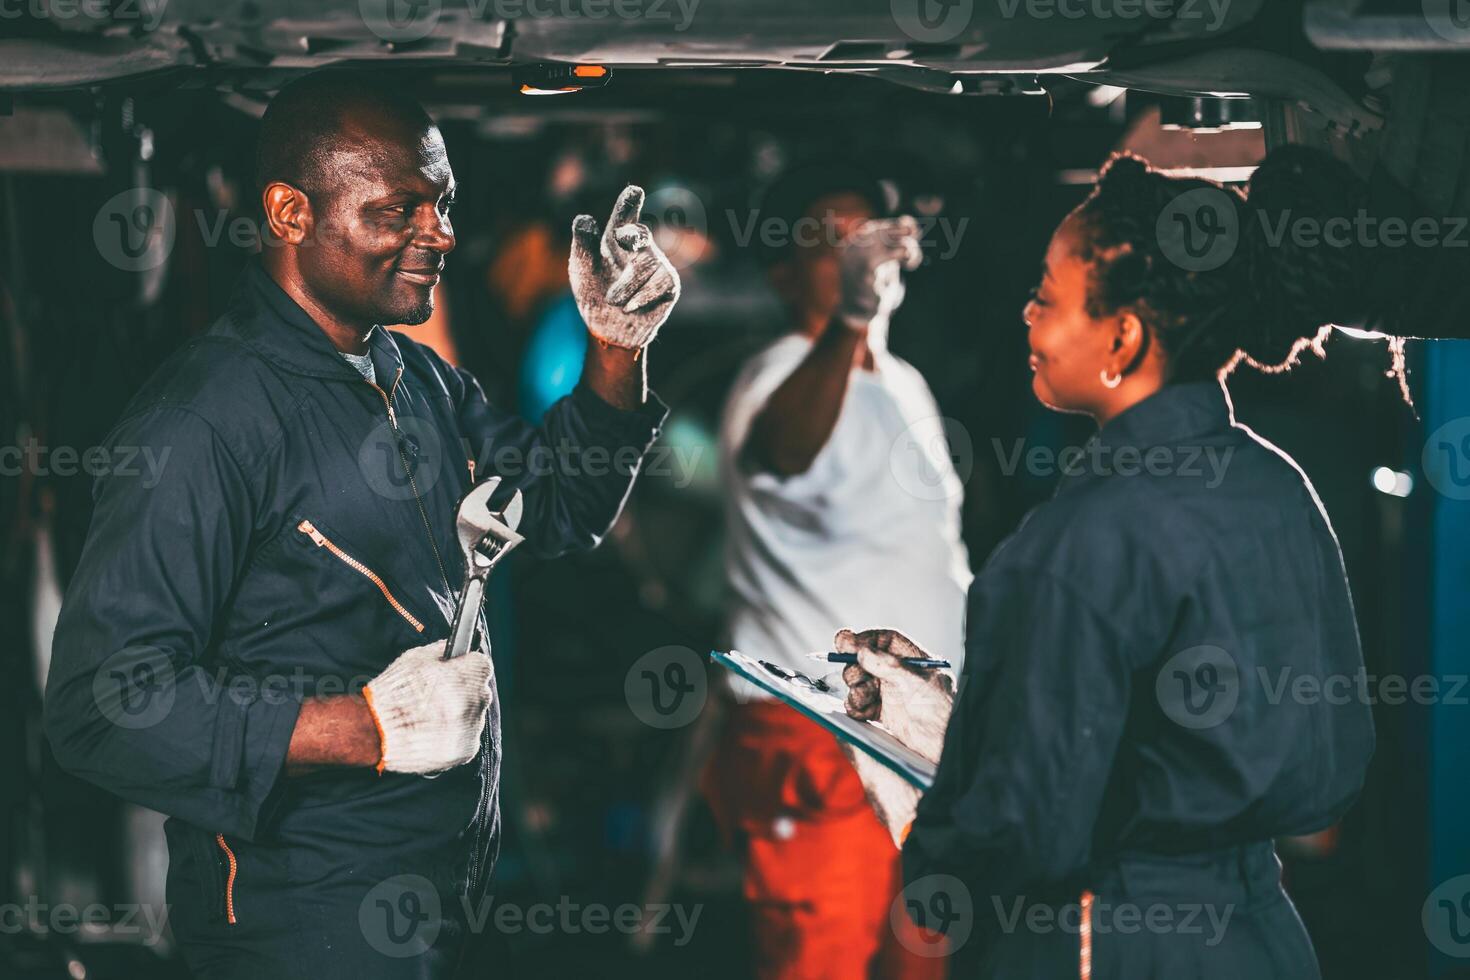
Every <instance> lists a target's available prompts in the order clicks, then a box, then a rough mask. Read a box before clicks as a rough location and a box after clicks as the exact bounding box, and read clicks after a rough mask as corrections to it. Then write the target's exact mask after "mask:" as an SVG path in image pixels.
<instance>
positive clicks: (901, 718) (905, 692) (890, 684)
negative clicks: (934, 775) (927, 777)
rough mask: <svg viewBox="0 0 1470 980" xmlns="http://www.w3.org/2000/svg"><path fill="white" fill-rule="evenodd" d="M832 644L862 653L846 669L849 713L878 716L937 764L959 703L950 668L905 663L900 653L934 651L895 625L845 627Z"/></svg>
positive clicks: (864, 717) (865, 717) (896, 735)
mask: <svg viewBox="0 0 1470 980" xmlns="http://www.w3.org/2000/svg"><path fill="white" fill-rule="evenodd" d="M832 644H833V646H832V649H833V650H836V651H837V652H838V653H855V654H857V660H858V662H857V663H855V664H848V666H847V667H846V668H845V669H844V670H843V671H842V680H843V682H844V683H845V684H847V705H846V707H847V713H848V714H849V715H851V716H852V717H853V718H858V719H861V720H864V721H876V722H878V723H879V724H881V725H882V726H883V727H884V728H886V729H888V731H889V732H891V733H892V734H893V736H894V738H897V739H898V740H899V741H900V742H902V743H904V744H905V745H907V746H908V747H909V748H911V749H913V750H914V751H915V752H917V753H919V755H921V756H923V757H924V758H926V759H928V760H929V761H930V762H933V763H935V764H936V765H937V764H938V763H939V754H940V752H941V751H943V749H944V729H945V728H946V727H947V726H948V725H949V713H950V711H951V710H952V709H953V708H954V681H953V680H952V679H951V678H950V676H949V674H947V673H945V672H944V671H941V670H935V669H933V668H930V667H910V666H908V665H907V664H905V663H904V662H903V661H902V660H901V659H900V658H901V657H928V656H929V655H928V654H927V653H925V652H924V651H923V650H921V649H919V647H918V646H916V645H915V644H914V641H913V640H910V639H909V638H908V637H906V636H904V635H903V634H902V633H899V632H896V631H895V630H867V631H865V632H862V633H854V632H853V631H852V630H841V631H839V632H838V634H837V636H836V637H835V638H834V639H833V641H832Z"/></svg>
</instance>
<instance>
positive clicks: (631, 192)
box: [605, 184, 643, 248]
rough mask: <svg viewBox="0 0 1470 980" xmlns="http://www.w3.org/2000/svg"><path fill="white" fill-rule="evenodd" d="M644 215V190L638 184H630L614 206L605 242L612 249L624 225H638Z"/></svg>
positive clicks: (608, 222)
mask: <svg viewBox="0 0 1470 980" xmlns="http://www.w3.org/2000/svg"><path fill="white" fill-rule="evenodd" d="M642 214H643V188H641V187H639V186H638V185H637V184H629V185H628V186H627V187H624V188H623V193H621V194H619V195H618V203H616V204H614V205H613V209H612V217H611V218H609V219H608V221H607V234H606V237H605V241H606V243H607V246H608V247H609V248H611V247H612V246H613V244H614V242H615V241H616V239H615V237H614V236H615V235H616V233H617V231H619V230H621V229H622V227H623V226H624V225H632V224H637V223H638V219H639V217H640V216H641V215H642Z"/></svg>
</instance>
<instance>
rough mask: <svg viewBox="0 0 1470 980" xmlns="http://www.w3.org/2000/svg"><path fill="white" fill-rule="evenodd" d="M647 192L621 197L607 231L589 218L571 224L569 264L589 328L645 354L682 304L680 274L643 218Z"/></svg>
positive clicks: (634, 188)
mask: <svg viewBox="0 0 1470 980" xmlns="http://www.w3.org/2000/svg"><path fill="white" fill-rule="evenodd" d="M642 211H643V188H641V187H637V186H634V185H631V184H630V185H629V186H628V187H625V188H624V189H623V193H622V194H620V195H618V203H617V204H615V205H613V211H612V217H611V218H609V219H608V223H607V227H606V228H604V229H602V230H600V231H599V230H598V227H597V222H596V221H595V220H593V218H592V216H591V215H590V214H579V215H577V217H576V218H575V219H574V220H573V221H572V252H571V257H570V258H569V259H568V261H567V271H568V273H569V274H570V276H571V281H572V295H573V296H574V297H575V298H576V300H577V309H578V310H579V311H580V312H581V314H582V320H583V321H584V322H585V323H586V324H587V329H588V330H589V331H590V332H591V333H592V336H593V337H596V338H597V340H598V341H600V342H601V343H603V344H607V345H609V346H612V347H623V348H627V349H630V350H640V349H642V348H644V347H646V346H648V344H649V343H650V342H651V341H652V340H653V337H654V335H655V334H656V333H658V328H659V327H661V326H663V323H664V321H665V320H667V319H668V318H669V313H670V312H671V311H672V310H673V308H674V304H675V303H676V302H678V299H679V273H678V271H677V270H676V269H675V268H674V266H673V264H672V263H671V262H669V260H668V258H667V257H666V256H665V255H664V253H663V251H662V250H661V249H659V247H658V246H657V245H656V244H654V241H653V233H652V232H651V231H650V230H649V228H648V226H647V225H644V224H640V223H639V221H638V219H639V217H640V216H641V214H642Z"/></svg>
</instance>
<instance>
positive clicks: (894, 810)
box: [842, 742, 922, 850]
mask: <svg viewBox="0 0 1470 980" xmlns="http://www.w3.org/2000/svg"><path fill="white" fill-rule="evenodd" d="M842 751H843V752H845V753H846V754H847V758H848V761H849V762H851V763H852V767H853V768H854V769H856V770H857V774H858V779H859V780H861V781H862V784H863V791H864V792H865V793H867V795H868V802H869V803H870V804H872V806H873V812H874V813H875V814H877V816H878V822H879V823H881V824H883V826H885V827H887V828H888V833H889V834H890V835H891V836H892V837H893V846H894V847H897V848H898V849H899V850H902V849H903V840H904V838H905V837H906V836H908V829H909V825H910V824H912V823H913V822H914V814H915V813H917V812H918V809H919V797H920V795H922V794H920V792H919V790H918V788H917V787H915V786H914V784H913V783H910V782H909V781H908V780H907V779H904V778H903V777H902V776H900V775H899V774H898V773H896V772H894V771H893V770H892V769H889V768H888V767H887V766H885V765H884V764H883V763H881V762H879V761H878V760H877V759H875V758H873V757H872V756H870V755H868V753H866V752H864V751H862V750H861V749H856V748H853V747H852V746H851V745H849V744H847V743H846V742H844V743H842Z"/></svg>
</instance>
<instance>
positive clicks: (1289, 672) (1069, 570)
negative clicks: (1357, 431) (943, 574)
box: [835, 147, 1373, 980]
mask: <svg viewBox="0 0 1470 980" xmlns="http://www.w3.org/2000/svg"><path fill="white" fill-rule="evenodd" d="M1361 199H1362V189H1361V186H1360V185H1359V184H1358V183H1357V181H1356V180H1355V179H1354V178H1353V176H1352V174H1351V173H1350V172H1349V171H1348V170H1347V169H1346V168H1345V167H1343V166H1342V165H1340V164H1338V163H1337V162H1336V161H1334V160H1332V159H1331V158H1330V157H1327V156H1325V155H1322V154H1318V153H1316V152H1312V151H1308V150H1305V149H1301V148H1296V147H1287V148H1283V149H1280V150H1278V151H1276V152H1274V153H1272V154H1271V155H1270V156H1269V157H1268V158H1267V159H1266V160H1265V161H1264V162H1263V163H1262V165H1261V166H1260V168H1259V169H1258V170H1257V171H1256V173H1255V176H1254V177H1253V179H1252V180H1251V182H1250V185H1249V187H1248V189H1247V193H1246V194H1245V195H1243V196H1242V195H1241V194H1239V193H1237V192H1235V191H1234V190H1231V189H1228V188H1225V187H1222V186H1220V185H1218V184H1213V183H1210V182H1208V181H1202V180H1191V179H1179V178H1174V177H1170V176H1167V175H1165V174H1162V173H1159V172H1156V171H1154V170H1151V169H1150V168H1149V167H1148V166H1147V165H1146V164H1145V163H1143V161H1141V160H1138V159H1137V158H1134V157H1130V156H1120V157H1117V158H1115V159H1114V160H1112V161H1111V162H1110V163H1109V165H1108V166H1107V167H1106V168H1105V169H1104V171H1103V173H1102V175H1101V177H1100V179H1099V180H1098V183H1097V186H1096V187H1095V189H1094V190H1093V192H1092V194H1091V195H1090V196H1089V197H1088V198H1087V199H1086V201H1085V202H1084V203H1083V204H1081V205H1080V206H1079V207H1078V208H1077V209H1076V210H1075V211H1073V212H1072V213H1071V214H1070V215H1069V216H1068V217H1067V218H1066V220H1064V221H1063V222H1062V224H1061V225H1060V226H1059V227H1058V228H1057V230H1056V233H1055V235H1054V237H1053V239H1052V241H1051V244H1050V246H1049V248H1048V250H1047V254H1046V261H1045V267H1044V271H1043V276H1042V281H1041V283H1040V285H1039V287H1038V288H1037V290H1036V292H1035V294H1034V295H1033V297H1032V300H1031V302H1030V303H1029V304H1028V305H1027V307H1026V311H1025V318H1026V323H1027V326H1028V331H1029V332H1028V338H1029V341H1030V346H1031V368H1032V371H1033V372H1034V379H1033V389H1034V391H1035V393H1036V396H1037V398H1039V399H1040V400H1041V401H1042V402H1043V403H1045V404H1046V405H1047V406H1049V407H1050V408H1053V409H1055V410H1057V411H1061V412H1075V413H1084V414H1087V415H1090V416H1091V417H1092V418H1093V419H1094V420H1096V422H1097V424H1098V431H1097V434H1096V435H1095V436H1094V437H1093V438H1092V439H1091V440H1090V441H1089V442H1088V444H1087V445H1086V446H1084V447H1080V448H1079V449H1078V450H1077V451H1076V452H1075V453H1074V454H1072V455H1070V456H1069V455H1067V454H1065V453H1064V454H1063V455H1062V456H1061V457H1060V462H1061V463H1062V467H1063V470H1064V474H1065V475H1064V477H1063V480H1062V484H1061V486H1060V487H1059V489H1058V491H1057V493H1056V495H1055V497H1053V499H1051V500H1050V501H1048V502H1047V503H1045V504H1043V505H1041V506H1040V507H1038V508H1036V509H1035V510H1033V511H1032V512H1031V513H1030V514H1029V515H1028V516H1027V517H1026V519H1025V520H1024V521H1023V522H1022V524H1021V526H1020V528H1019V529H1018V530H1017V531H1016V532H1015V533H1014V534H1013V535H1012V536H1011V537H1010V538H1009V539H1008V540H1007V541H1005V542H1004V543H1002V544H1001V546H1000V547H999V548H997V549H996V551H995V553H994V554H993V555H992V556H991V558H990V560H989V561H988V562H987V564H986V566H985V567H984V568H983V569H982V570H981V572H980V574H979V575H978V576H977V577H976V579H975V583H974V585H973V587H972V589H971V591H970V595H969V610H968V619H967V627H966V632H967V636H966V646H967V656H966V660H965V668H964V673H963V675H962V677H961V679H960V683H959V687H958V694H957V695H956V693H955V689H954V686H953V685H952V684H951V683H950V681H949V678H948V677H947V675H944V674H942V673H939V672H936V671H932V670H927V669H920V668H913V667H910V666H908V665H907V664H906V663H905V662H904V659H903V658H905V657H912V656H922V655H923V651H922V650H919V649H918V648H917V647H916V646H915V645H914V644H913V643H911V642H910V641H909V640H908V639H907V638H905V637H903V636H902V635H900V634H898V633H895V632H893V631H889V630H869V631H867V632H863V633H853V632H851V631H848V630H844V631H842V632H841V633H839V634H838V636H837V640H836V646H835V649H836V650H838V651H844V652H852V653H855V654H856V655H857V658H858V662H857V664H855V665H853V666H851V667H849V668H847V672H846V676H845V679H846V680H847V682H848V684H849V688H850V692H849V696H848V711H849V713H851V714H853V715H854V716H856V717H860V718H869V719H877V720H879V721H881V722H882V723H883V724H884V726H885V727H886V728H888V729H889V730H890V731H892V732H893V733H894V734H895V735H897V736H898V737H900V738H902V739H904V740H905V741H906V742H908V744H909V745H911V746H912V747H913V748H914V749H915V750H916V751H918V752H919V753H920V754H922V755H924V756H926V757H928V758H930V759H932V760H934V761H935V762H937V764H938V771H937V775H936V779H935V783H934V786H933V787H932V789H930V790H929V791H928V792H927V793H925V794H923V796H922V798H920V794H919V793H918V791H917V790H915V789H913V788H912V787H911V786H910V785H909V784H908V783H906V782H904V781H903V780H901V779H899V778H898V777H896V776H895V775H894V774H892V773H891V772H889V771H888V770H886V769H884V768H882V767H881V766H879V765H876V764H874V763H873V762H872V761H871V760H870V759H868V757H866V756H858V757H856V758H855V759H854V762H855V765H857V767H858V770H859V774H860V775H861V776H862V777H863V781H864V785H865V788H866V789H867V790H868V794H869V798H870V799H871V800H872V801H873V803H874V805H875V808H876V809H877V810H878V812H879V816H880V817H881V818H882V819H883V821H884V822H885V823H886V825H887V826H888V828H889V829H890V831H891V832H892V834H893V836H894V840H895V842H897V843H898V844H899V846H900V847H901V848H902V851H903V863H904V871H905V878H906V880H907V882H908V893H907V897H908V898H909V901H908V902H907V905H908V906H909V908H910V911H911V912H913V913H915V914H916V916H917V917H918V918H919V919H921V920H922V921H920V922H919V924H920V925H921V926H926V927H928V928H938V929H948V931H949V932H950V941H951V944H952V945H953V946H954V947H956V949H957V953H956V970H955V972H954V975H955V976H980V977H987V978H1006V980H1011V978H1054V977H1075V976H1083V977H1091V978H1096V980H1103V978H1107V980H1141V978H1151V977H1160V978H1162V977H1168V978H1171V980H1183V978H1221V980H1239V978H1243V977H1250V978H1252V980H1310V978H1314V977H1317V976H1319V971H1318V967H1317V961H1316V957H1315V955H1314V953H1313V950H1312V947H1311V943H1310V941H1309V939H1308V937H1307V935H1306V932H1305V930H1304V929H1303V927H1302V924H1301V921H1300V919H1299V918H1298V917H1297V914H1296V911H1295V909H1294V908H1293V907H1292V905H1291V902H1290V900H1289V899H1288V898H1287V896H1286V894H1285V892H1284V891H1283V890H1282V888H1281V882H1280V864H1279V862H1278V861H1277V859H1276V855H1275V852H1274V849H1273V846H1272V841H1273V839H1274V838H1276V837H1280V836H1284V835H1298V834H1308V833H1312V832H1314V831H1318V830H1321V829H1323V828H1325V827H1328V826H1330V825H1331V824H1332V823H1334V822H1335V821H1336V820H1338V819H1339V818H1340V817H1341V816H1342V815H1343V813H1344V812H1345V811H1346V810H1347V809H1348V807H1349V806H1351V805H1352V803H1353V801H1354V799H1355V798H1356V797H1357V794H1358V792H1359V790H1360V789H1361V786H1362V780H1363V775H1364V771H1365V769H1366V767H1367V764H1368V760H1369V757H1370V756H1371V754H1372V751H1373V728H1372V721H1371V717H1370V714H1369V707H1368V705H1367V704H1366V703H1365V702H1364V700H1363V699H1362V698H1359V697H1356V696H1354V694H1353V692H1354V691H1356V687H1355V686H1353V683H1352V682H1353V679H1354V678H1355V677H1357V675H1358V674H1359V672H1360V671H1362V669H1363V661H1362V653H1361V649H1360V647H1359V641H1358V633H1357V627H1356V623H1355V619H1354V614H1353V604H1352V598H1351V596H1350V595H1349V592H1348V584H1347V579H1346V575H1345V573H1344V569H1343V564H1342V556H1341V553H1340V551H1339V549H1338V544H1337V539H1336V537H1335V536H1334V534H1333V531H1332V528H1331V526H1330V524H1329V523H1328V520H1327V515H1326V513H1325V512H1324V511H1323V509H1322V506H1321V504H1320V502H1319V501H1318V499H1317V496H1316V493H1315V492H1314V491H1313V489H1312V486H1311V484H1310V483H1309V482H1308V480H1307V478H1306V477H1305V475H1304V474H1303V473H1302V472H1301V471H1300V469H1299V468H1298V467H1297V466H1296V464H1295V463H1294V462H1293V461H1292V460H1291V459H1290V458H1289V457H1288V456H1286V454H1284V453H1283V452H1281V451H1280V450H1279V449H1277V448H1276V447H1274V446H1272V445H1271V444H1269V443H1267V442H1266V441H1264V440H1262V439H1261V438H1259V437H1258V436H1256V435H1255V434H1254V433H1253V432H1251V431H1250V430H1249V429H1247V428H1245V427H1244V426H1242V425H1239V424H1237V423H1236V422H1235V421H1234V417H1233V413H1232V410H1231V405H1230V398H1229V394H1228V391H1227V390H1226V388H1225V378H1226V376H1227V375H1228V373H1229V372H1230V371H1231V370H1234V369H1238V368H1239V367H1240V366H1241V365H1243V364H1245V365H1251V366H1254V367H1257V368H1259V369H1263V370H1269V371H1276V370H1285V369H1287V368H1288V367H1289V366H1290V365H1291V364H1292V363H1294V361H1295V359H1296V358H1297V357H1298V356H1299V355H1300V354H1301V353H1302V351H1304V350H1306V349H1308V348H1313V347H1315V348H1316V349H1317V350H1318V351H1319V352H1320V350H1321V343H1322V340H1323V338H1324V337H1325V334H1324V332H1323V330H1324V327H1325V326H1326V325H1328V324H1331V323H1334V322H1349V319H1350V318H1351V317H1353V316H1355V315H1357V314H1358V313H1359V312H1360V309H1359V308H1360V306H1361V304H1362V297H1361V295H1360V294H1361V283H1362V282H1363V281H1364V279H1365V276H1364V269H1363V261H1362V255H1363V250H1362V248H1360V247H1359V245H1358V244H1357V243H1355V241H1354V235H1355V233H1356V230H1357V229H1356V226H1355V225H1354V224H1353V217H1354V215H1355V214H1356V213H1357V208H1358V206H1359V203H1360V202H1361ZM1303 678H1305V679H1306V682H1305V684H1304V683H1303ZM1312 691H1315V692H1317V695H1316V696H1309V695H1310V694H1311V692H1312ZM1304 692H1305V693H1304Z"/></svg>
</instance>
